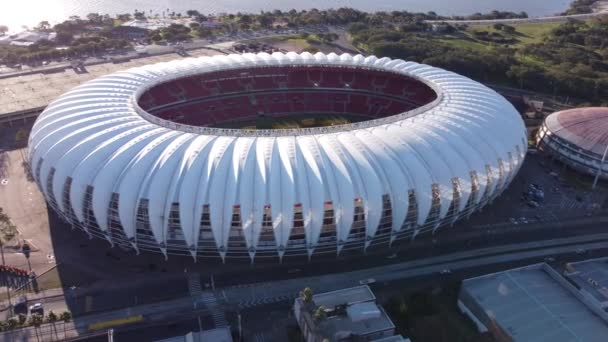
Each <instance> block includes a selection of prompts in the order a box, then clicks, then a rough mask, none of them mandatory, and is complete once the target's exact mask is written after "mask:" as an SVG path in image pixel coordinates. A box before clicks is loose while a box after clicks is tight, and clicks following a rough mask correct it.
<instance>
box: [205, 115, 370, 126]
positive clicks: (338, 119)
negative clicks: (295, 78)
mask: <svg viewBox="0 0 608 342" xmlns="http://www.w3.org/2000/svg"><path fill="white" fill-rule="evenodd" d="M363 120H366V118H364V117H359V116H355V115H342V114H340V115H338V114H298V115H286V116H285V117H283V118H272V117H259V118H258V119H255V120H248V121H239V122H230V123H226V124H222V125H217V127H221V128H239V129H247V130H256V129H290V128H307V127H329V126H336V125H344V124H348V123H352V122H359V121H363Z"/></svg>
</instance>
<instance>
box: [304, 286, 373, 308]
mask: <svg viewBox="0 0 608 342" xmlns="http://www.w3.org/2000/svg"><path fill="white" fill-rule="evenodd" d="M312 300H313V302H315V304H316V305H317V306H321V305H322V306H324V307H326V308H333V307H336V306H338V305H342V304H355V303H362V302H368V301H375V300H376V296H374V293H373V292H372V290H371V289H370V288H369V286H367V285H362V286H356V287H351V288H348V289H342V290H337V291H331V292H325V293H319V294H316V295H314V296H313V297H312Z"/></svg>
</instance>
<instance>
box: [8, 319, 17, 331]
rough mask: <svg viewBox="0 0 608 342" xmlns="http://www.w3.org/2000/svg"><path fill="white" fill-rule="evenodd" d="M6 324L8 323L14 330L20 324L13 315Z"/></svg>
mask: <svg viewBox="0 0 608 342" xmlns="http://www.w3.org/2000/svg"><path fill="white" fill-rule="evenodd" d="M6 324H7V325H8V328H9V329H10V330H13V329H15V328H17V326H18V325H19V321H17V320H16V319H15V317H11V318H9V319H8V321H6Z"/></svg>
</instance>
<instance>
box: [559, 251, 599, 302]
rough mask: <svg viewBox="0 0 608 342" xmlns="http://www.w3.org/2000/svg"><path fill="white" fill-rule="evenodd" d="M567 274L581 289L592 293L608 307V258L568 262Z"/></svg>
mask: <svg viewBox="0 0 608 342" xmlns="http://www.w3.org/2000/svg"><path fill="white" fill-rule="evenodd" d="M565 275H566V276H567V277H568V278H569V279H570V280H571V281H572V282H574V283H575V284H576V285H577V286H578V287H579V288H580V289H581V291H584V292H586V293H587V294H589V295H591V296H592V297H593V298H594V299H595V300H597V301H598V302H599V303H600V305H601V306H602V307H603V308H604V311H605V310H606V308H607V307H608V258H601V259H592V260H586V261H581V262H572V263H569V264H568V272H566V273H565Z"/></svg>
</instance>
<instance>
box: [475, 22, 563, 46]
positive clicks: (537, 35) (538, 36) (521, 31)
mask: <svg viewBox="0 0 608 342" xmlns="http://www.w3.org/2000/svg"><path fill="white" fill-rule="evenodd" d="M559 25H561V23H526V24H517V25H511V26H513V27H515V29H516V30H517V32H515V33H514V34H512V35H510V34H507V33H505V32H503V31H498V30H496V29H495V28H494V27H493V26H492V25H479V26H469V28H468V29H467V31H468V33H470V37H471V38H472V33H473V32H475V31H478V32H479V31H487V32H490V33H492V32H498V33H500V34H502V35H503V36H505V37H509V38H513V39H515V40H516V41H517V43H515V44H513V45H514V46H519V45H525V44H532V43H538V42H540V41H541V40H542V39H543V37H544V36H545V35H546V34H547V33H549V32H550V31H551V30H553V29H554V28H556V27H558V26H559ZM482 43H484V44H487V43H485V42H482Z"/></svg>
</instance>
